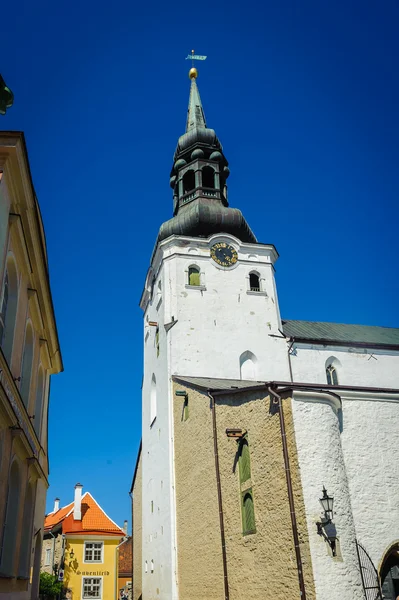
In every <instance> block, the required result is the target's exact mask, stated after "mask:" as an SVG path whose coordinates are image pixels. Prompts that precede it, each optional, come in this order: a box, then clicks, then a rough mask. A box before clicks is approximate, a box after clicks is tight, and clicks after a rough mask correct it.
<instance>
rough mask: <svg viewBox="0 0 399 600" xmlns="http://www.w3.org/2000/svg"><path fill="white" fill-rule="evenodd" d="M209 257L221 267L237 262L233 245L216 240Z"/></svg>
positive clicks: (230, 265)
mask: <svg viewBox="0 0 399 600" xmlns="http://www.w3.org/2000/svg"><path fill="white" fill-rule="evenodd" d="M211 258H213V260H214V261H215V262H217V263H218V265H221V266H222V267H232V266H233V265H234V264H235V263H236V262H237V260H238V255H237V252H236V250H235V249H234V248H233V246H230V245H229V244H226V242H218V243H217V244H214V245H213V246H212V248H211Z"/></svg>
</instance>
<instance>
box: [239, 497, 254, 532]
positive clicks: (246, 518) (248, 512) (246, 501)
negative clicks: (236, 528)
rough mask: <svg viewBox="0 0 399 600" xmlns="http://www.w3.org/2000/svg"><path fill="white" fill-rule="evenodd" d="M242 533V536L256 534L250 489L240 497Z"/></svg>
mask: <svg viewBox="0 0 399 600" xmlns="http://www.w3.org/2000/svg"><path fill="white" fill-rule="evenodd" d="M242 532H243V534H244V535H246V534H249V533H255V532H256V528H255V511H254V500H253V497H252V489H249V490H247V491H246V492H245V493H244V494H243V497H242Z"/></svg>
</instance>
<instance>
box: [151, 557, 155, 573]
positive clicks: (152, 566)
mask: <svg viewBox="0 0 399 600" xmlns="http://www.w3.org/2000/svg"><path fill="white" fill-rule="evenodd" d="M153 572H154V561H153V560H151V573H153Z"/></svg>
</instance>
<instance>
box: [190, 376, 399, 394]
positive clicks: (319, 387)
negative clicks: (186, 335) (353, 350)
mask: <svg viewBox="0 0 399 600" xmlns="http://www.w3.org/2000/svg"><path fill="white" fill-rule="evenodd" d="M182 379H183V378H182ZM269 386H272V387H273V388H275V387H280V388H286V389H289V390H294V388H295V389H298V390H313V391H319V392H326V391H331V392H332V393H334V392H335V393H337V392H344V391H351V392H376V393H378V394H399V389H397V388H381V387H368V386H360V385H328V384H325V385H324V384H320V383H300V382H295V381H265V382H262V383H259V385H251V386H247V387H242V388H226V389H223V390H220V389H210V390H209V391H210V392H212V394H213V395H214V396H223V395H224V394H239V393H240V392H249V391H254V392H256V391H259V390H265V389H268V388H269Z"/></svg>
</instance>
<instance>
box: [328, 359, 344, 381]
mask: <svg viewBox="0 0 399 600" xmlns="http://www.w3.org/2000/svg"><path fill="white" fill-rule="evenodd" d="M340 367H341V363H340V361H339V360H338V359H337V358H335V356H330V357H329V358H328V359H327V360H326V363H325V369H326V379H327V383H328V385H338V370H339V368H340Z"/></svg>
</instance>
